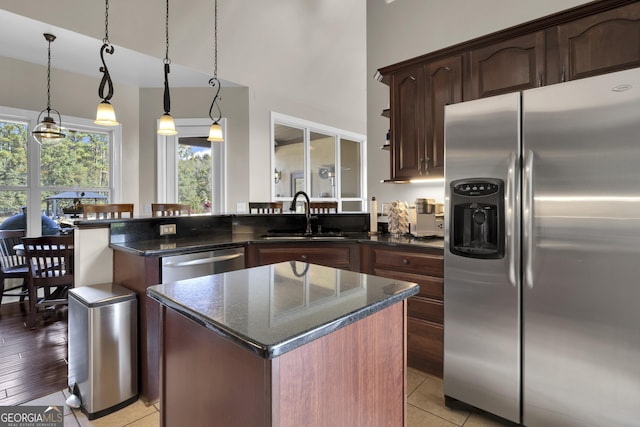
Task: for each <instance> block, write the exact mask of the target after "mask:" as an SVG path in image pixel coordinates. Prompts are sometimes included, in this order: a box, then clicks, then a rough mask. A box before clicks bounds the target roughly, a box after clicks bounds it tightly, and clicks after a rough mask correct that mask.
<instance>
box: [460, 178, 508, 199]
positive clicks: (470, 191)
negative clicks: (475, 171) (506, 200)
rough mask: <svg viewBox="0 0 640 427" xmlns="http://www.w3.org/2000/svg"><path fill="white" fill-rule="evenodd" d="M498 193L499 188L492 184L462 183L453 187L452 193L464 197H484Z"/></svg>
mask: <svg viewBox="0 0 640 427" xmlns="http://www.w3.org/2000/svg"><path fill="white" fill-rule="evenodd" d="M498 191H500V186H499V185H498V184H495V183H492V182H475V181H474V182H468V181H466V182H462V183H459V184H456V185H455V186H454V187H453V192H454V193H456V194H461V195H464V196H486V195H489V194H494V193H497V192H498Z"/></svg>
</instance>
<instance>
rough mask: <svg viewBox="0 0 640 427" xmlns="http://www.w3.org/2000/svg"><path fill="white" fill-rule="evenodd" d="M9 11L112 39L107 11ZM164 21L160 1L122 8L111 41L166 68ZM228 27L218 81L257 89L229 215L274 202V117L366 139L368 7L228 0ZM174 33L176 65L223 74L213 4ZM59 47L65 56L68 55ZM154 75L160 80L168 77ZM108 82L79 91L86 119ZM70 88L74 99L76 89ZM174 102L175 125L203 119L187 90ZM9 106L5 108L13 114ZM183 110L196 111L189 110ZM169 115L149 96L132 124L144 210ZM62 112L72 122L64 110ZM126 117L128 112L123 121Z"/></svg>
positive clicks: (237, 159)
mask: <svg viewBox="0 0 640 427" xmlns="http://www.w3.org/2000/svg"><path fill="white" fill-rule="evenodd" d="M0 8H2V9H4V10H7V11H9V12H13V13H16V14H19V15H23V16H27V17H29V18H32V19H36V20H39V21H42V22H47V23H49V24H51V25H54V26H57V27H62V28H66V29H69V30H71V31H74V32H77V33H80V34H83V35H87V36H90V37H93V38H95V39H97V40H102V38H103V36H104V2H100V1H86V0H57V1H56V2H55V5H52V4H51V2H50V1H47V0H29V1H24V2H16V1H15V0H0ZM164 13H165V8H164V2H158V1H157V0H136V1H112V2H111V3H110V11H109V39H110V41H111V42H112V43H113V44H114V45H118V46H123V47H125V48H129V49H132V50H135V51H138V52H141V53H144V54H147V55H151V56H154V57H157V58H163V57H164V53H165V52H164V42H165V38H164ZM218 17H219V19H218V21H219V27H218V76H219V77H220V78H221V79H224V80H228V81H232V82H236V83H238V84H240V85H242V86H245V87H246V88H248V89H245V90H247V91H248V92H246V94H245V95H244V96H245V99H246V101H247V103H248V105H247V110H246V112H245V113H243V115H242V116H243V117H248V123H246V122H242V120H244V119H241V123H242V126H243V129H242V131H241V132H239V133H238V134H237V135H235V136H234V138H233V143H234V144H238V145H237V149H230V150H229V163H230V170H232V171H235V173H236V175H237V176H234V177H230V179H229V182H234V183H236V184H237V187H236V188H234V190H233V192H231V191H230V198H229V206H230V207H231V208H233V207H234V206H235V202H234V200H238V201H247V200H250V199H253V200H266V199H267V198H268V197H269V194H270V185H269V183H270V177H271V168H270V164H269V159H270V152H269V150H270V134H269V129H270V122H269V118H270V112H271V111H276V112H279V113H282V114H287V115H291V116H295V117H300V118H302V119H305V120H309V121H313V122H318V123H324V124H327V125H329V126H332V127H337V128H341V129H345V130H348V131H351V132H356V133H361V134H364V133H365V132H366V83H365V77H364V75H365V73H366V4H365V3H364V2H362V1H361V0H270V1H268V2H266V1H264V0H219V1H218ZM169 32H170V55H169V56H170V58H171V60H172V63H173V64H180V65H184V66H188V67H190V68H192V69H194V70H197V71H200V72H203V73H207V74H211V73H212V72H213V0H180V1H173V2H171V3H170V24H169ZM5 42H10V41H9V40H6V41H5ZM57 43H58V41H57V42H56V46H55V47H56V48H57V49H62V48H63V46H62V45H58V44H57ZM88 60H92V61H94V62H97V60H98V55H97V48H96V57H95V58H88ZM160 64H161V62H160ZM110 71H111V74H112V77H113V78H114V81H115V83H116V95H115V96H114V104H116V102H120V101H119V100H118V98H119V96H120V94H119V92H118V86H117V79H116V70H110ZM149 72H150V73H159V72H161V68H160V69H157V70H156V69H154V70H149ZM36 74H37V73H36ZM2 76H3V77H4V76H13V74H5V73H3V74H2ZM38 78H40V79H41V76H38ZM0 79H1V80H4V79H3V78H0ZM89 80H91V79H89ZM98 82H99V77H98V76H97V70H96V77H95V81H94V82H93V83H89V84H87V90H86V91H85V90H82V91H74V97H75V98H77V99H79V100H80V98H81V104H87V105H91V107H90V108H89V107H87V110H86V111H85V114H83V115H81V116H82V117H87V118H91V116H92V115H93V114H94V111H93V110H94V108H95V106H94V105H93V104H94V103H95V102H96V99H97V98H96V92H97V85H98ZM6 84H10V83H6ZM60 88H64V89H70V90H72V88H73V84H71V85H69V86H62V85H61V86H60ZM89 88H90V90H89ZM27 90H29V89H25V91H27ZM42 93H45V92H42ZM201 93H202V94H203V95H202V97H203V98H206V97H208V96H209V94H207V95H206V96H205V95H204V93H206V90H205V91H201ZM229 93H231V96H232V97H233V98H234V100H232V101H229V96H228V95H226V94H225V91H224V89H223V93H222V102H221V106H222V109H223V115H224V117H226V118H228V121H227V123H228V124H229V126H232V125H233V124H232V121H233V119H234V117H231V116H230V114H229V112H228V111H227V110H226V108H229V109H234V108H235V106H236V105H237V102H236V99H235V96H236V95H235V93H233V92H227V94H229ZM171 95H172V108H171V113H172V115H173V116H174V117H176V118H183V117H186V116H185V114H195V110H196V108H195V107H194V108H191V107H192V106H193V105H195V103H194V104H189V103H188V102H185V103H184V104H182V103H181V101H179V98H180V96H181V95H180V94H179V91H177V90H174V89H172V92H171ZM192 95H193V94H192ZM192 95H189V96H192ZM17 96H20V94H17ZM193 96H194V97H195V98H194V99H197V103H198V104H200V107H198V108H197V113H198V115H197V117H206V113H207V112H208V108H209V105H208V103H210V100H209V99H208V100H207V101H206V102H205V100H204V99H200V97H199V96H196V95H193ZM4 99H5V98H4V96H3V100H2V102H3V103H4V104H5V105H8V106H13V105H9V104H6V103H5V101H4ZM227 103H228V105H227V106H225V104H227ZM205 104H206V107H205V108H204V109H202V108H201V107H202V106H205ZM38 105H39V104H38ZM182 105H186V106H187V107H185V109H184V110H180V108H182ZM229 105H231V106H229ZM161 106H162V98H161V93H160V92H154V90H152V89H149V90H148V91H146V89H145V90H143V91H141V92H140V103H139V109H140V110H139V112H136V114H135V115H132V116H131V117H132V118H134V117H135V119H137V118H138V116H139V119H140V122H139V129H140V132H139V133H138V134H137V136H136V138H135V140H134V139H133V138H129V137H128V138H127V141H129V143H131V144H134V145H135V146H136V150H140V158H139V159H138V153H137V152H136V153H135V156H131V157H129V158H126V159H125V161H131V162H133V163H134V164H135V167H134V168H133V170H135V171H137V170H139V178H137V179H139V180H140V183H139V184H138V182H134V183H132V184H133V185H134V186H135V187H136V189H137V188H139V192H140V196H139V198H138V203H137V204H138V205H140V206H142V205H143V204H144V203H145V202H147V201H148V200H149V197H153V195H154V194H155V193H153V194H151V195H150V194H149V193H150V192H151V187H152V186H151V185H149V183H148V182H147V179H148V177H149V176H155V175H156V173H155V163H154V161H153V159H155V152H152V151H150V149H149V144H151V142H150V139H152V134H153V130H152V129H153V128H154V127H155V119H156V118H157V117H156V115H159V114H160V113H162V111H161ZM30 107H31V108H32V109H36V108H37V107H35V106H34V105H31V106H30ZM58 108H59V109H60V110H61V111H63V112H66V111H65V110H64V107H63V106H62V105H60V106H59V107H58ZM116 108H118V106H117V105H116ZM151 109H153V114H152V113H151ZM187 111H189V113H186V112H187ZM192 112H193V113H192ZM121 116H122V114H121V113H120V112H118V119H119V120H120V117H121ZM192 117H193V116H192ZM136 131H137V129H136ZM151 154H153V159H152V158H151V157H152V156H151ZM124 157H125V156H123V158H124ZM135 162H137V163H135ZM249 174H250V175H251V176H250V179H249ZM147 203H148V202H147Z"/></svg>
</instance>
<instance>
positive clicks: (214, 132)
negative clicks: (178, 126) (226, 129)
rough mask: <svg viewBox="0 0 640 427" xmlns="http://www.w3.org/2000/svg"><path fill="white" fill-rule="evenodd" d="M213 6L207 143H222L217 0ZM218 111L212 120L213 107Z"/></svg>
mask: <svg viewBox="0 0 640 427" xmlns="http://www.w3.org/2000/svg"><path fill="white" fill-rule="evenodd" d="M214 4H215V6H214V19H213V28H214V34H213V78H212V79H211V80H209V86H211V87H212V88H214V89H215V90H216V94H215V96H214V97H213V101H211V107H209V117H210V118H211V120H213V123H212V124H211V127H210V128H209V137H208V138H207V141H212V142H223V141H224V137H223V135H222V126H221V125H220V123H219V122H220V119H221V118H222V110H221V109H220V105H218V101H220V99H221V98H220V96H219V95H220V80H218V0H215V3H214ZM214 106H215V108H216V109H217V110H218V118H213V107H214Z"/></svg>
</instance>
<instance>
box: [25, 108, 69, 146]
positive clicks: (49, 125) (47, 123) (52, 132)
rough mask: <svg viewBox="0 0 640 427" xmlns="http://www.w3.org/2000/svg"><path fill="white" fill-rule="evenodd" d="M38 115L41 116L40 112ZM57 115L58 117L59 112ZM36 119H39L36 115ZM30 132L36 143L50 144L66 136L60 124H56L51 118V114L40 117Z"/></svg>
mask: <svg viewBox="0 0 640 427" xmlns="http://www.w3.org/2000/svg"><path fill="white" fill-rule="evenodd" d="M45 111H46V110H45ZM52 111H53V110H52ZM43 113H44V111H43ZM56 113H57V111H56ZM40 116H42V113H40ZM58 117H60V115H59V114H58ZM38 120H40V117H38ZM59 120H60V119H59V118H58V121H59ZM31 134H32V135H33V138H34V139H35V140H36V141H37V142H38V144H52V143H56V142H60V140H61V139H63V138H65V137H66V135H65V134H64V133H63V132H62V129H61V128H60V126H58V125H57V124H56V122H55V120H53V118H52V117H51V116H47V117H45V118H44V119H42V121H41V122H39V123H38V124H37V125H36V127H35V128H33V131H32V132H31Z"/></svg>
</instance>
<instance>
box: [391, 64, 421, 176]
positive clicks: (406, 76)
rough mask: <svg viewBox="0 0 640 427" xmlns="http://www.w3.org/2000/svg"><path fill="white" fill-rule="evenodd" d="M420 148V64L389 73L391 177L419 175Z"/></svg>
mask: <svg viewBox="0 0 640 427" xmlns="http://www.w3.org/2000/svg"><path fill="white" fill-rule="evenodd" d="M425 156H426V153H425V150H424V67H423V66H422V65H418V66H412V67H410V68H408V69H405V70H401V71H398V72H396V73H394V74H393V75H392V76H391V156H390V157H391V179H409V178H414V177H416V176H419V175H421V171H422V165H423V162H424V158H425Z"/></svg>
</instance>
